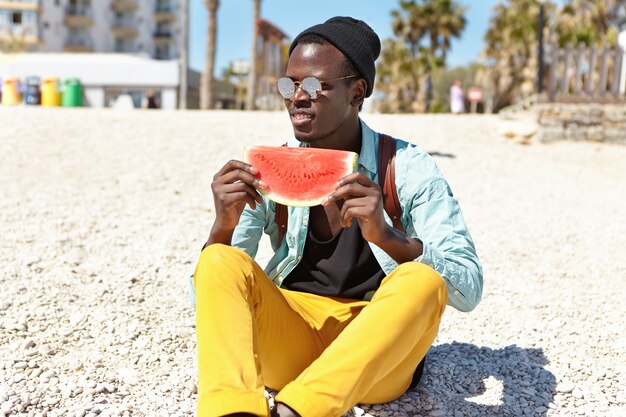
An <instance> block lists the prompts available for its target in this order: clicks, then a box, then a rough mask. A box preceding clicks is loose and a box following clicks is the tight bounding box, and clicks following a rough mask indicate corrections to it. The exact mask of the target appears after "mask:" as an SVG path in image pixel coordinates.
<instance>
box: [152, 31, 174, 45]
mask: <svg viewBox="0 0 626 417" xmlns="http://www.w3.org/2000/svg"><path fill="white" fill-rule="evenodd" d="M152 38H153V39H154V44H155V45H163V44H168V43H170V42H173V41H174V35H173V34H172V32H170V31H169V30H156V31H155V32H154V33H153V34H152Z"/></svg>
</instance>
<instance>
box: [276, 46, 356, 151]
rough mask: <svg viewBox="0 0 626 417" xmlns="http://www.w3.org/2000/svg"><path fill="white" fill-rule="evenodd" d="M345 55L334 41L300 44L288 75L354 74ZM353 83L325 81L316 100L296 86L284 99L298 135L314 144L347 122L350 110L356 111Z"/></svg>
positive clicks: (330, 76)
mask: <svg viewBox="0 0 626 417" xmlns="http://www.w3.org/2000/svg"><path fill="white" fill-rule="evenodd" d="M344 59H345V57H344V55H343V54H342V53H341V51H339V50H338V49H337V48H335V47H334V46H333V45H331V44H323V45H320V44H304V45H303V44H299V45H297V46H296V48H295V49H294V50H293V52H292V54H291V56H290V57H289V62H288V63H287V70H286V72H285V76H286V77H288V78H291V79H292V80H294V81H302V80H303V79H304V78H306V77H311V76H313V77H316V78H317V79H318V80H320V81H324V80H332V79H335V78H340V77H345V76H348V75H352V74H345V73H344V72H345V70H344V65H343V63H344ZM348 81H350V80H348ZM351 84H352V83H350V82H346V80H337V81H330V82H329V83H324V84H322V91H321V92H320V93H319V94H318V96H317V98H316V99H315V100H311V98H310V97H309V94H308V93H307V92H306V91H304V90H303V89H301V88H297V89H296V91H295V93H294V95H293V97H292V98H291V99H285V107H286V108H287V111H288V112H289V116H290V118H291V124H292V125H293V131H294V135H295V137H296V138H297V139H298V140H300V141H301V142H307V143H310V144H312V145H313V143H314V142H316V141H319V140H320V139H324V138H326V137H328V136H329V135H331V134H332V133H334V132H336V131H337V130H339V129H340V128H341V127H342V126H344V123H345V122H346V120H347V119H348V117H349V116H350V115H351V112H353V111H356V109H355V107H354V106H353V105H352V104H351V103H352V102H353V92H352V91H351V88H350V86H351ZM313 146H315V145H313Z"/></svg>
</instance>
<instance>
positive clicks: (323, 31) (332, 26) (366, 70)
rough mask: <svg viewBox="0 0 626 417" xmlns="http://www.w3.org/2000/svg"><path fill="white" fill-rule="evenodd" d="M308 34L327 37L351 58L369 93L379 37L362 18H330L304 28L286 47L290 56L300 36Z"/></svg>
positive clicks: (378, 50) (372, 85) (367, 94)
mask: <svg viewBox="0 0 626 417" xmlns="http://www.w3.org/2000/svg"><path fill="white" fill-rule="evenodd" d="M309 33H314V34H316V35H319V36H321V37H322V38H324V39H326V40H327V41H328V42H330V43H331V44H333V45H334V46H335V47H336V48H337V49H339V50H340V51H341V52H343V54H344V55H345V56H346V57H348V59H349V60H350V61H352V63H353V64H354V66H355V67H356V68H357V69H358V70H359V72H360V75H361V76H362V77H363V78H365V81H366V82H367V91H366V93H365V97H369V96H371V95H372V90H373V89H374V77H375V76H376V66H375V65H374V61H376V58H378V55H380V39H379V38H378V35H376V33H375V32H374V31H373V30H372V28H371V27H369V26H368V25H367V23H365V22H364V21H362V20H357V19H353V18H352V17H341V16H337V17H332V18H330V19H328V20H327V21H325V22H324V23H321V24H319V25H315V26H311V27H310V28H308V29H305V30H304V31H303V32H302V33H300V34H299V35H298V36H296V38H295V39H294V40H293V42H292V43H291V46H290V47H289V56H291V53H292V52H293V50H294V49H295V47H296V45H298V41H299V40H300V38H301V37H302V36H304V35H306V34H309Z"/></svg>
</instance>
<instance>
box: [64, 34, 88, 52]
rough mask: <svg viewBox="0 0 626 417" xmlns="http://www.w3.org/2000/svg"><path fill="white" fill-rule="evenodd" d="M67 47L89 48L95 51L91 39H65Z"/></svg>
mask: <svg viewBox="0 0 626 417" xmlns="http://www.w3.org/2000/svg"><path fill="white" fill-rule="evenodd" d="M65 46H66V47H71V48H77V47H78V48H87V49H93V41H92V40H91V39H89V38H82V37H78V36H69V37H68V38H67V39H65Z"/></svg>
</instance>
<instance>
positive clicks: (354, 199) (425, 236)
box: [194, 17, 482, 417]
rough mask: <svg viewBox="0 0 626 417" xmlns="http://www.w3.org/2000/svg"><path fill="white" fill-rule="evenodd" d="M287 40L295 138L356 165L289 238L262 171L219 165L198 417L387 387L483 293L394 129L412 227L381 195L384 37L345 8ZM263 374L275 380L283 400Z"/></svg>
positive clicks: (428, 179)
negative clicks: (259, 255) (266, 193)
mask: <svg viewBox="0 0 626 417" xmlns="http://www.w3.org/2000/svg"><path fill="white" fill-rule="evenodd" d="M289 52H290V56H289V62H288V65H287V69H286V74H285V78H283V79H281V80H279V82H278V87H279V92H280V94H281V95H283V97H284V99H285V106H286V108H287V111H288V113H289V115H290V118H291V123H292V125H293V130H294V135H295V139H294V140H291V141H290V142H289V146H310V147H318V148H331V149H343V150H349V151H354V152H358V153H359V160H358V170H357V172H355V173H353V174H350V175H348V176H347V177H345V178H343V180H341V181H340V183H339V184H338V186H337V188H336V190H335V191H334V193H333V194H332V195H331V196H330V197H329V198H328V199H327V200H326V201H325V202H324V204H322V205H320V206H315V207H311V208H310V209H309V208H293V207H290V208H289V221H288V228H287V233H286V235H285V236H284V238H283V239H282V240H280V241H279V238H278V227H277V224H276V220H275V213H274V211H275V209H276V205H275V204H274V203H273V202H271V201H268V200H267V199H265V198H263V197H262V196H261V195H260V194H259V193H258V191H257V190H259V189H260V190H262V189H263V188H264V187H266V185H265V184H264V183H263V181H260V180H258V179H257V178H256V177H255V174H256V173H257V172H256V170H255V169H254V168H253V167H251V166H249V165H247V164H245V163H243V162H240V161H230V162H228V163H227V164H226V165H224V167H223V168H222V169H220V170H219V172H218V173H217V174H216V175H215V177H214V180H213V183H212V192H213V198H214V201H215V222H214V224H213V227H212V229H211V232H210V235H209V238H208V241H207V243H206V245H205V248H204V249H203V251H202V254H201V256H200V260H199V262H198V265H197V267H196V272H195V275H194V286H195V291H196V304H197V310H196V324H197V327H196V331H197V336H198V367H199V384H198V415H199V416H223V415H237V416H267V415H268V414H269V413H270V412H271V415H273V416H297V415H300V416H304V417H318V416H340V415H342V414H343V413H345V412H346V411H347V410H349V409H350V408H351V407H352V406H353V405H354V404H356V403H359V402H362V403H383V402H388V401H391V400H393V399H395V398H397V397H398V396H400V395H402V394H403V393H404V392H405V391H406V390H407V388H408V387H409V386H410V385H411V383H412V381H413V378H414V374H415V375H418V374H419V372H418V373H416V369H417V368H418V365H419V364H420V363H421V362H422V360H423V358H424V356H425V354H426V352H427V350H428V348H429V347H430V345H431V343H432V342H433V340H434V338H435V336H436V334H437V329H438V326H439V321H440V318H441V315H442V314H443V311H444V308H445V305H446V303H449V304H451V305H452V306H454V307H456V308H458V309H460V310H464V311H469V310H471V309H473V308H474V307H475V305H476V304H477V303H478V300H479V298H480V295H481V292H482V276H481V267H480V263H479V261H478V258H477V256H476V253H475V250H474V245H473V242H472V239H471V237H470V235H469V234H468V232H467V230H466V227H465V224H464V221H463V217H462V215H461V213H460V210H459V207H458V204H457V201H456V199H455V198H454V197H453V196H452V193H451V191H450V189H449V187H448V184H447V183H446V181H445V180H444V179H443V177H442V176H441V174H440V172H439V171H438V169H437V168H436V166H435V164H434V162H433V161H432V160H431V159H430V157H429V156H428V154H427V153H425V152H424V151H422V150H420V149H419V148H417V147H416V146H414V145H410V144H408V143H406V142H401V141H398V142H397V152H396V160H395V164H396V177H395V178H396V189H397V192H398V195H399V199H400V202H401V205H402V209H403V213H404V214H403V218H402V224H403V227H404V229H405V230H406V233H403V232H401V231H399V230H397V229H395V228H394V227H393V226H391V220H390V219H389V217H388V216H387V214H386V213H385V212H384V210H383V206H382V197H381V190H380V187H379V186H378V185H377V183H376V181H377V179H378V173H377V172H376V171H377V168H376V160H377V155H376V153H377V145H378V140H379V139H378V135H377V134H376V133H375V132H373V131H372V130H371V129H370V128H369V127H368V126H367V125H366V124H365V123H363V121H361V120H360V118H359V109H360V107H361V105H362V104H363V101H364V99H365V98H366V97H369V96H370V95H371V94H372V89H373V86H374V76H375V66H374V61H375V60H376V58H377V57H378V55H379V53H380V41H379V38H378V36H377V35H376V34H375V33H374V32H373V31H372V29H371V28H370V27H369V26H368V25H367V24H365V23H364V22H362V21H359V20H355V19H352V18H347V17H336V18H332V19H330V20H328V21H326V22H325V23H323V24H320V25H316V26H313V27H311V28H309V29H307V30H305V31H304V32H302V33H301V34H300V35H298V36H297V37H296V38H295V39H294V41H293V43H292V45H291V48H290V51H289ZM311 77H313V78H311ZM305 79H306V80H305ZM264 231H265V232H266V233H267V234H269V236H270V240H271V242H272V246H273V249H274V250H275V255H274V257H273V258H272V259H271V260H270V262H269V264H268V265H267V267H266V268H265V271H264V270H262V269H261V268H260V267H259V265H257V264H256V263H255V262H254V260H253V259H252V257H253V256H254V255H255V253H256V250H257V247H258V242H259V239H260V238H261V235H262V233H263V232H264ZM372 294H373V296H372ZM266 386H267V387H269V388H272V389H274V390H277V391H279V392H278V394H277V396H276V398H275V401H276V404H277V407H276V409H275V410H271V411H270V410H268V403H267V401H266V399H265V397H264V387H266Z"/></svg>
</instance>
